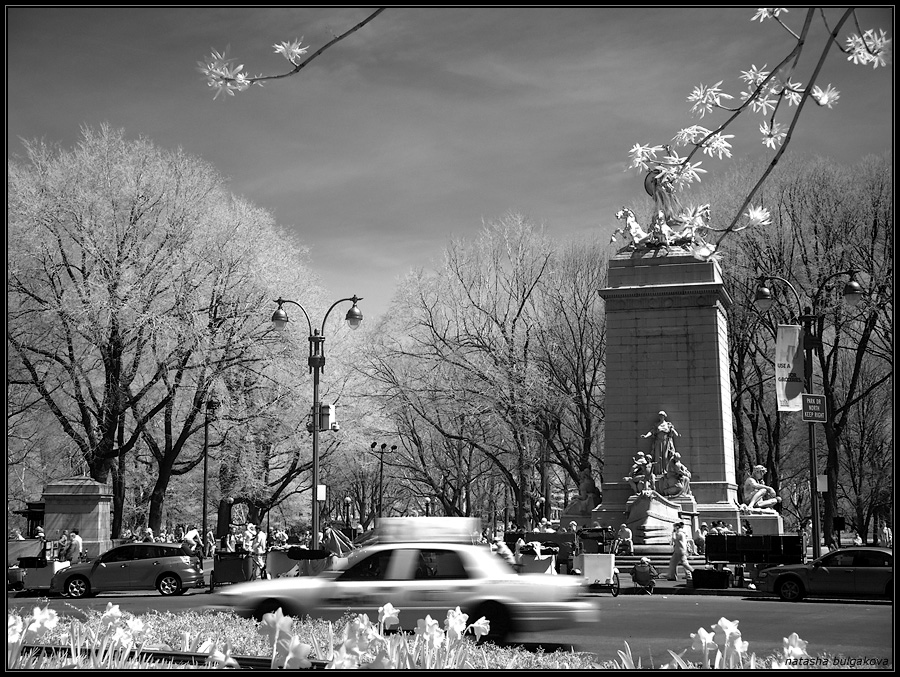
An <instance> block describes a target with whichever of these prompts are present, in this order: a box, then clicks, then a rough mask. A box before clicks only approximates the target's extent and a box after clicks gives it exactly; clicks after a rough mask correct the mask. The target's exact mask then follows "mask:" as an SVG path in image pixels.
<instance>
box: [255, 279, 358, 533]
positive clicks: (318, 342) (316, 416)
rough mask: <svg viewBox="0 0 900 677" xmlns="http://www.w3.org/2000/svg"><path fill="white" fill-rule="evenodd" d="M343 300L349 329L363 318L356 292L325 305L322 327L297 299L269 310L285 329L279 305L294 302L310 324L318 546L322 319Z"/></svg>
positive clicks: (314, 526) (280, 301) (314, 524)
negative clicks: (347, 306) (346, 304)
mask: <svg viewBox="0 0 900 677" xmlns="http://www.w3.org/2000/svg"><path fill="white" fill-rule="evenodd" d="M344 301H351V302H352V303H353V306H352V307H351V308H350V310H348V311H347V315H346V317H345V318H344V319H346V320H347V324H349V325H350V328H351V329H356V328H357V327H358V326H359V323H360V322H362V319H363V315H362V312H361V311H360V309H359V307H358V306H357V305H356V303H357V301H362V299H361V298H359V297H357V296H351V297H349V298H345V299H339V300H337V301H335V302H334V303H333V304H331V307H330V308H329V309H328V312H326V313H325V317H324V318H323V319H322V330H321V331H319V330H318V329H315V330H314V329H313V326H312V322H311V321H310V319H309V315H308V314H307V312H306V309H305V308H304V307H303V306H301V305H300V304H299V303H297V302H296V301H287V300H285V299H283V298H281V297H279V298H278V299H277V300H276V301H275V303H277V304H278V308H277V309H276V310H275V312H274V313H273V314H272V324H273V325H275V328H276V329H284V327H285V326H286V325H287V323H288V322H289V319H288V315H287V313H286V312H285V311H284V309H283V308H282V307H281V306H282V305H284V304H285V303H293V304H294V305H295V306H297V307H298V308H299V309H300V310H301V311H303V316H304V317H305V318H306V324H307V325H308V326H309V360H308V363H309V370H310V372H311V373H312V375H313V403H312V451H313V458H312V548H313V549H314V550H315V549H318V547H319V501H318V498H319V497H318V495H317V494H318V492H319V428H320V427H321V420H320V418H321V417H320V413H321V403H320V402H319V372H321V371H322V369H323V368H324V367H325V322H326V321H327V320H328V315H329V314H330V313H331V311H332V310H334V307H335V306H336V305H337V304H339V303H342V302H344Z"/></svg>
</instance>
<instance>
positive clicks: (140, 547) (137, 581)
mask: <svg viewBox="0 0 900 677" xmlns="http://www.w3.org/2000/svg"><path fill="white" fill-rule="evenodd" d="M134 550H135V552H134V559H133V560H132V562H131V582H130V585H131V587H132V588H134V589H137V590H153V589H155V588H156V579H157V578H159V575H160V574H161V573H162V572H163V571H167V570H170V569H171V567H170V566H167V565H168V564H169V562H170V558H171V557H173V556H176V555H178V554H180V553H178V552H176V551H175V549H174V548H167V547H165V546H161V545H155V544H153V543H139V544H137V545H135V548H134Z"/></svg>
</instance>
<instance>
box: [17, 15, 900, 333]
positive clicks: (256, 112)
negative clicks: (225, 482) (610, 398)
mask: <svg viewBox="0 0 900 677" xmlns="http://www.w3.org/2000/svg"><path fill="white" fill-rule="evenodd" d="M372 11H373V8H349V7H319V8H306V7H277V6H274V7H273V6H267V7H263V8H249V7H247V8H242V7H185V8H181V7H179V8H176V7H152V6H150V7H137V8H133V7H118V8H117V7H40V6H36V7H34V6H32V7H24V6H22V7H16V6H7V8H6V28H7V157H8V158H9V157H12V156H15V155H17V154H20V153H21V152H22V144H21V139H29V140H31V139H39V138H43V139H46V140H47V141H51V142H55V143H59V144H62V145H63V146H64V147H72V146H74V145H75V144H76V143H77V141H78V139H79V136H80V133H81V129H82V127H84V126H87V127H94V128H96V127H99V126H100V125H101V124H103V123H108V124H110V125H111V126H112V127H113V128H117V129H124V130H125V132H126V134H127V135H128V136H129V137H132V138H137V137H138V136H143V137H146V138H148V139H150V140H152V141H153V142H154V143H155V144H157V145H158V146H160V147H163V148H168V149H172V150H174V149H176V148H179V147H180V148H183V149H184V150H185V151H187V152H188V153H191V154H193V155H196V156H198V157H200V158H202V159H204V160H206V161H207V162H209V163H211V164H212V165H213V166H214V167H215V168H216V169H217V170H218V171H219V172H220V173H221V174H222V175H223V176H224V177H226V179H227V180H228V186H229V188H230V190H231V191H232V192H233V193H235V194H238V195H240V196H242V197H244V198H246V199H247V200H249V201H250V202H252V203H253V204H255V205H256V206H258V207H261V208H264V209H266V210H268V211H269V212H271V213H272V214H273V216H274V217H275V219H276V221H277V223H278V224H279V225H280V226H281V227H283V228H284V229H285V230H287V231H289V232H291V233H292V234H295V236H296V238H297V240H298V241H299V242H300V243H301V244H303V245H305V246H307V247H309V249H310V252H311V260H310V263H311V266H312V269H313V271H314V272H315V273H316V274H317V275H318V276H319V277H320V279H321V281H322V283H323V285H324V286H325V288H326V289H327V290H328V293H329V294H330V295H332V296H333V297H334V299H335V300H337V299H338V298H342V297H347V296H352V295H354V294H356V295H358V296H361V297H364V301H362V302H361V303H360V307H361V308H362V310H363V312H364V313H366V315H367V317H368V316H381V315H383V314H385V313H387V312H388V310H389V307H390V303H391V298H392V297H393V295H394V292H395V290H396V288H397V285H398V282H399V281H400V280H402V279H403V277H405V275H406V274H407V273H408V272H409V271H410V270H412V269H416V268H425V269H429V268H433V267H435V266H436V265H437V264H438V263H439V261H440V259H441V256H442V252H443V250H444V249H445V248H446V246H447V244H448V243H449V242H450V240H451V239H452V238H465V239H474V238H476V237H477V236H478V234H479V233H480V231H481V229H482V227H483V224H484V223H485V222H487V221H491V220H494V219H497V218H499V217H501V216H502V215H503V214H504V213H506V212H508V211H517V212H521V213H523V214H526V215H528V216H529V217H531V218H532V219H533V220H534V221H536V222H538V223H541V224H544V226H545V227H546V230H547V232H548V233H549V234H550V235H551V236H552V237H555V238H559V239H566V238H572V237H575V238H577V237H579V236H587V235H591V234H595V233H596V231H597V230H598V229H600V230H601V231H602V233H603V234H605V233H611V232H612V230H613V228H615V227H616V226H617V225H619V224H618V222H616V220H615V216H614V214H615V212H616V211H617V210H618V209H619V208H620V207H621V206H623V205H628V206H631V207H638V208H641V207H645V206H646V205H647V204H648V203H647V201H648V200H649V198H648V196H647V195H646V193H644V190H643V182H642V178H641V177H640V175H639V174H637V173H636V172H635V171H634V170H629V169H628V164H629V157H628V151H629V149H630V148H631V147H632V146H633V145H634V144H636V143H640V144H651V145H658V144H664V143H669V142H670V141H671V139H672V138H673V137H674V135H675V134H676V132H677V131H678V130H679V129H681V128H684V127H687V126H690V125H692V124H702V125H704V126H707V127H710V128H711V127H713V126H715V125H716V124H720V123H721V122H723V121H724V116H723V115H721V114H720V115H718V116H706V117H705V118H703V119H700V118H695V117H692V116H691V113H690V104H689V103H687V101H686V99H687V96H688V95H689V94H690V93H691V90H692V89H693V88H694V87H695V86H697V85H699V84H701V83H702V84H705V85H714V84H716V83H717V82H719V81H723V83H722V88H723V89H724V90H725V91H726V92H729V93H731V94H733V95H735V96H736V97H737V96H738V95H739V93H740V92H741V91H743V90H745V89H746V87H745V86H744V83H743V81H742V80H740V72H741V71H746V70H749V69H750V68H751V67H752V66H756V67H759V68H763V67H764V66H765V65H768V66H770V67H771V66H772V65H773V64H774V63H776V62H777V61H779V60H780V59H782V58H783V57H784V56H785V55H786V54H787V53H788V52H789V51H790V49H791V48H792V47H793V42H792V40H791V39H790V36H789V35H788V34H787V33H786V32H785V31H784V29H783V28H781V27H780V26H778V25H776V24H775V23H773V22H765V23H760V22H759V21H756V22H754V21H752V17H753V15H754V14H755V13H756V8H751V7H743V8H740V7H739V8H734V7H730V8H724V7H720V8H699V7H669V8H661V7H647V6H644V7H640V6H638V7H628V8H624V7H601V6H597V7H578V8H565V7H555V8H546V7H525V8H521V7H519V8H515V7H491V8H473V7H440V8H421V7H395V8H389V9H388V10H386V11H385V12H384V13H382V14H381V15H379V16H378V17H376V18H375V19H374V20H373V21H372V22H371V23H369V24H368V25H366V26H364V27H363V28H361V29H360V30H359V31H357V32H355V33H353V34H352V35H351V36H349V37H348V38H346V39H344V40H343V41H341V42H339V43H337V44H336V45H335V46H333V47H331V48H329V49H328V50H326V51H325V52H324V53H323V54H322V55H321V56H319V57H317V58H316V59H315V60H314V61H313V62H312V63H311V64H310V65H309V66H307V67H306V68H305V69H304V70H302V71H301V72H300V73H299V74H298V75H295V76H293V77H290V78H285V79H281V80H276V81H274V82H270V83H267V84H266V85H265V86H264V87H262V88H259V87H253V88H251V89H250V90H248V91H246V92H242V93H239V94H237V95H236V96H235V97H222V96H220V97H219V98H218V99H214V91H213V90H212V89H210V88H208V87H207V86H206V84H205V80H204V77H203V75H202V74H201V73H200V72H199V71H198V70H197V62H198V61H202V60H204V59H205V58H206V57H207V55H209V54H210V52H211V51H212V50H213V49H215V50H217V51H220V52H221V51H222V50H224V49H225V48H226V46H229V47H230V52H229V54H230V55H231V56H234V57H235V58H236V59H237V63H241V64H244V66H245V69H244V70H245V72H247V73H248V74H250V75H257V74H275V73H281V72H285V71H286V70H288V69H289V67H290V65H289V64H288V62H287V61H286V60H285V59H284V58H283V57H282V56H280V55H279V54H276V53H275V50H274V45H275V44H277V43H280V42H282V41H292V40H295V39H298V38H303V44H305V45H309V46H310V48H311V49H310V53H312V52H314V51H315V50H316V49H318V48H320V47H322V46H323V45H325V44H326V43H327V42H328V41H329V40H330V39H331V38H332V37H333V36H334V35H337V34H340V33H342V32H344V31H345V30H347V29H349V28H350V27H352V26H353V25H355V24H356V23H358V22H359V21H361V20H362V19H364V18H365V17H366V16H368V15H369V14H371V12H372ZM858 14H859V18H860V24H861V26H862V29H863V30H866V29H867V28H878V29H884V30H885V31H887V33H888V34H889V37H891V38H892V39H893V10H892V8H891V7H883V8H870V9H862V10H860V11H859V13H858ZM804 16H805V11H804V9H803V8H794V9H791V10H790V11H789V12H788V14H786V15H784V14H783V15H782V18H783V19H784V20H785V21H786V22H787V24H788V25H789V26H790V27H792V28H793V29H794V30H795V31H798V30H799V29H800V26H801V24H802V21H803V18H804ZM827 16H828V17H829V19H830V20H831V21H832V23H833V22H834V21H835V20H836V19H837V17H838V16H839V14H838V12H837V11H836V10H829V11H828V13H827ZM814 26H815V28H814V30H813V31H812V33H811V38H810V40H809V41H808V49H809V52H808V53H807V52H804V55H803V57H802V58H801V61H800V64H799V70H798V72H797V76H796V77H795V79H798V80H800V81H801V82H804V83H805V82H806V81H807V80H808V77H809V74H810V73H811V72H812V68H813V67H814V66H815V61H816V58H817V57H818V55H819V53H821V44H822V39H821V38H822V36H823V35H824V31H823V29H822V28H821V22H820V21H819V20H818V19H817V20H816V22H815V24H814ZM845 33H846V31H845ZM817 48H818V49H817ZM814 50H815V51H814ZM829 83H830V84H832V85H833V86H834V87H835V88H836V89H838V90H839V91H840V99H839V100H838V102H837V104H836V105H835V106H834V108H833V109H830V110H829V109H826V108H819V107H814V106H807V107H806V108H804V111H803V118H802V119H801V122H800V125H799V127H798V129H797V132H796V133H795V135H794V137H793V139H792V141H791V145H790V149H791V151H793V152H795V153H799V154H804V155H813V154H815V155H821V156H825V157H829V158H832V159H834V160H836V161H839V162H842V163H852V162H856V161H858V160H859V159H861V158H862V157H864V156H865V155H867V154H871V153H881V152H883V151H885V150H886V149H890V148H892V147H893V120H894V110H893V66H892V65H888V67H886V68H878V69H873V68H872V67H871V66H865V67H864V66H858V65H853V64H851V63H849V62H848V61H847V60H846V57H845V56H843V55H842V54H841V53H840V52H838V51H837V50H835V49H832V52H831V53H830V54H829V56H828V57H827V59H826V61H825V64H824V68H823V70H822V73H821V75H820V77H819V80H818V81H817V84H819V85H820V86H823V87H824V86H825V85H827V84H829ZM793 110H796V109H792V111H793ZM759 122H760V118H759V116H754V117H753V118H752V119H748V120H747V121H743V120H740V121H738V122H737V123H735V125H733V126H732V127H731V128H729V131H730V132H731V133H733V134H735V138H734V139H733V140H732V142H733V145H734V149H735V155H736V156H737V155H740V156H747V157H758V156H764V155H766V154H768V155H770V156H771V154H772V152H773V151H767V150H766V149H765V148H764V146H763V145H762V143H761V141H760V134H759V130H758V126H759ZM730 162H731V161H729V160H717V159H710V158H704V161H703V165H702V167H703V168H706V169H707V172H708V173H707V174H705V175H703V180H704V181H712V180H714V179H715V176H716V175H717V173H721V172H724V171H727V169H728V165H729V163H730ZM682 201H683V202H686V203H690V197H689V195H688V196H687V197H686V199H682ZM636 211H637V210H636ZM713 217H714V220H715V205H713ZM723 218H724V215H723ZM610 253H611V254H612V253H614V251H613V249H612V246H611V250H610ZM273 293H278V290H273ZM280 293H281V294H282V295H284V296H285V297H286V298H297V299H299V300H301V301H302V298H303V290H281V291H280Z"/></svg>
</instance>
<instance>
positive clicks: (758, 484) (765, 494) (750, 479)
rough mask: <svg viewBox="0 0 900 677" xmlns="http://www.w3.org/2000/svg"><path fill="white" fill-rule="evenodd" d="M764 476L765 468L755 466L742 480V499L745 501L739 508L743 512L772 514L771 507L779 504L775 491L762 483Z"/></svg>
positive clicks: (778, 497)
mask: <svg viewBox="0 0 900 677" xmlns="http://www.w3.org/2000/svg"><path fill="white" fill-rule="evenodd" d="M765 474H766V466H764V465H756V466H753V470H751V471H750V475H748V476H747V479H746V480H744V499H745V500H746V501H747V502H746V503H745V504H744V505H742V506H741V510H743V511H745V512H761V513H773V512H775V509H774V508H773V507H772V506H774V505H777V504H779V503H781V497H780V496H777V495H776V494H775V490H774V489H773V488H772V487H770V486H768V485H766V484H763V483H762V478H763V476H764V475H765Z"/></svg>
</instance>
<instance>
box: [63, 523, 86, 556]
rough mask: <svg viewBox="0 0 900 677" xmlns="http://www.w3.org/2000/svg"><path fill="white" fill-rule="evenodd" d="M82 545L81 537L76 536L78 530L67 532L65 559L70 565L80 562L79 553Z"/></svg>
mask: <svg viewBox="0 0 900 677" xmlns="http://www.w3.org/2000/svg"><path fill="white" fill-rule="evenodd" d="M83 546H84V543H83V541H82V540H81V536H79V535H78V529H72V530H71V531H70V532H69V546H68V548H66V559H67V560H69V562H71V563H72V564H78V562H79V561H80V560H81V551H82V549H83Z"/></svg>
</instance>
